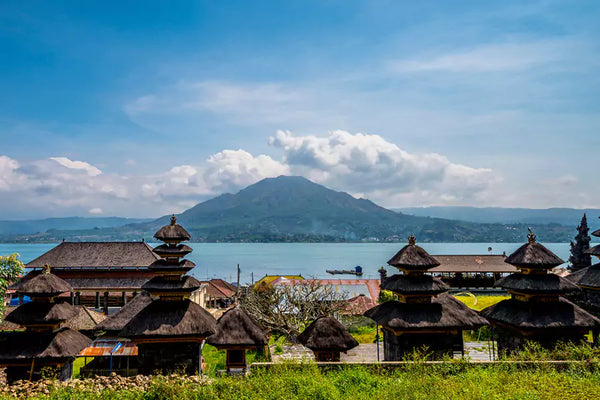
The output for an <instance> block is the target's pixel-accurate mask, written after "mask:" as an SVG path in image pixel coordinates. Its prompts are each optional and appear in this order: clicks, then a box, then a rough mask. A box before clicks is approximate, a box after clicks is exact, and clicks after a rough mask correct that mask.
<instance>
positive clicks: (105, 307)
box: [104, 292, 108, 315]
mask: <svg viewBox="0 0 600 400" xmlns="http://www.w3.org/2000/svg"><path fill="white" fill-rule="evenodd" d="M104 314H106V315H108V292H104Z"/></svg>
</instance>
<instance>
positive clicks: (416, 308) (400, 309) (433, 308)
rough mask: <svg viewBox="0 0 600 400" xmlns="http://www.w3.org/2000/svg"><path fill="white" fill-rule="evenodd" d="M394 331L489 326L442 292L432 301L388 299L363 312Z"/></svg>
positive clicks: (472, 311) (473, 312)
mask: <svg viewBox="0 0 600 400" xmlns="http://www.w3.org/2000/svg"><path fill="white" fill-rule="evenodd" d="M364 315H365V316H366V317H369V318H371V319H373V320H375V321H377V322H378V323H379V324H381V325H383V326H386V327H389V328H391V329H392V330H431V329H477V328H479V327H481V326H484V325H488V322H487V321H486V320H485V319H484V318H482V317H480V316H479V315H478V314H477V312H475V311H474V310H471V309H470V308H469V307H467V306H466V305H464V304H463V303H462V302H460V301H459V300H456V299H455V298H454V297H452V296H450V295H449V294H447V293H442V294H440V295H438V296H437V297H434V298H433V299H432V300H431V303H413V304H407V303H401V302H399V301H395V300H391V301H386V302H385V303H383V304H380V305H378V306H376V307H373V308H371V309H370V310H368V311H367V312H365V314H364Z"/></svg>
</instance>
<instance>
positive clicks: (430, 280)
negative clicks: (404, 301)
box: [381, 274, 450, 295]
mask: <svg viewBox="0 0 600 400" xmlns="http://www.w3.org/2000/svg"><path fill="white" fill-rule="evenodd" d="M381 289H383V290H391V291H392V292H394V293H399V294H432V295H433V294H439V293H443V292H445V291H447V290H449V289H450V286H448V285H447V284H446V283H444V282H442V281H441V280H440V279H438V278H434V277H433V276H431V275H417V276H410V275H400V274H396V275H392V276H390V277H389V278H386V279H385V280H384V281H383V282H382V283H381Z"/></svg>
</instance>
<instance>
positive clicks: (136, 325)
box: [120, 300, 217, 338]
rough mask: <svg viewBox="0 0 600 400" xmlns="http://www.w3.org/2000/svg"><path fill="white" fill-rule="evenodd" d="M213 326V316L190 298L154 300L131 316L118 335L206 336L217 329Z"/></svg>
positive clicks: (132, 336) (214, 323)
mask: <svg viewBox="0 0 600 400" xmlns="http://www.w3.org/2000/svg"><path fill="white" fill-rule="evenodd" d="M216 326H217V321H216V320H215V318H214V317H213V316H212V315H210V313H209V312H208V311H206V310H205V309H204V308H202V307H200V306H199V305H198V304H196V303H194V302H192V301H190V300H180V301H160V300H156V301H153V302H152V303H150V304H148V305H147V306H146V307H145V308H144V309H143V310H142V311H140V312H139V313H138V314H137V315H135V316H134V317H133V318H131V320H130V321H129V322H128V323H127V324H126V325H125V327H124V328H123V330H122V331H121V333H120V335H122V336H124V337H127V338H135V337H148V336H150V337H152V336H154V337H165V336H167V337H168V336H192V337H208V336H210V335H212V334H213V333H215V332H216Z"/></svg>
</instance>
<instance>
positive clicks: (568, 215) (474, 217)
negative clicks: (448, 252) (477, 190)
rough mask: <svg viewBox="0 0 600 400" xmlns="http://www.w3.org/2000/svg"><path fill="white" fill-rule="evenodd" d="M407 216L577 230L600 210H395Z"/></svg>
mask: <svg viewBox="0 0 600 400" xmlns="http://www.w3.org/2000/svg"><path fill="white" fill-rule="evenodd" d="M394 211H398V212H401V213H405V214H410V215H415V216H420V217H434V218H447V219H454V220H460V221H468V222H480V223H500V224H515V223H522V224H560V225H565V226H577V225H578V224H579V221H581V217H582V216H583V214H584V213H586V214H587V217H588V222H589V223H591V224H594V223H595V221H596V220H597V218H598V216H600V209H574V208H547V209H534V208H501V207H486V208H478V207H411V208H398V209H394Z"/></svg>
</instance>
